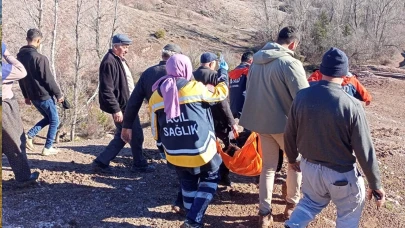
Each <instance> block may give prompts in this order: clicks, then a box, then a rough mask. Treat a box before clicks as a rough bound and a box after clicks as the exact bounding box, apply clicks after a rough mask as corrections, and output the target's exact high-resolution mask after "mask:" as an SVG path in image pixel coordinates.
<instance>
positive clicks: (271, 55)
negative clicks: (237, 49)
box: [253, 42, 295, 64]
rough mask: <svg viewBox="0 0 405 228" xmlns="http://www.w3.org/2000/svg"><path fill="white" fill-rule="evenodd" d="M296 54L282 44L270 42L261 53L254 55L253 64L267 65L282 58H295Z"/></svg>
mask: <svg viewBox="0 0 405 228" xmlns="http://www.w3.org/2000/svg"><path fill="white" fill-rule="evenodd" d="M294 55H295V54H294V52H293V51H291V50H290V49H287V48H285V47H283V46H281V45H280V44H277V43H274V42H269V43H267V44H266V45H265V46H264V47H263V48H262V49H261V50H260V51H258V52H257V53H256V54H254V55H253V63H255V64H266V63H269V62H272V61H273V60H276V59H278V58H281V57H285V56H291V57H294Z"/></svg>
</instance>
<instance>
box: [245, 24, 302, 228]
mask: <svg viewBox="0 0 405 228" xmlns="http://www.w3.org/2000/svg"><path fill="white" fill-rule="evenodd" d="M298 42H299V36H298V31H297V29H296V28H294V27H291V26H289V27H285V28H283V29H282V30H281V31H280V33H279V35H278V39H277V42H269V43H267V44H266V45H265V46H264V47H263V48H262V49H261V50H260V51H258V52H257V53H256V54H254V56H253V64H252V65H251V67H250V69H249V74H248V77H247V79H248V81H247V85H246V87H247V88H246V100H245V104H244V106H243V111H242V116H241V118H240V123H239V124H240V125H242V126H243V127H244V128H247V129H249V130H251V131H254V132H257V133H259V136H260V140H261V144H262V152H263V169H262V172H261V175H260V186H259V188H260V190H259V200H260V202H259V227H269V226H270V225H271V223H272V219H273V218H272V214H271V199H272V194H273V185H274V176H275V171H276V169H277V162H278V156H279V148H281V149H282V150H284V139H283V133H284V128H285V125H286V123H287V115H288V113H289V110H290V107H291V104H292V101H293V99H294V97H295V96H296V94H297V92H298V91H299V90H301V89H303V88H306V87H308V86H309V85H308V82H307V79H306V74H305V70H304V68H303V66H302V63H301V62H300V61H299V60H297V59H295V58H294V57H293V56H294V55H295V54H294V50H295V49H296V48H297V45H298ZM301 179H302V175H301V173H299V172H296V171H294V169H292V167H290V166H289V167H288V171H287V196H286V199H285V200H286V201H287V205H286V208H285V211H284V215H285V217H286V218H288V217H289V215H291V213H292V211H293V209H294V207H295V205H296V204H297V203H298V201H299V199H300V186H301Z"/></svg>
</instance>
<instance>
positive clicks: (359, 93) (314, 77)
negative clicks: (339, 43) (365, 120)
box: [308, 70, 372, 106]
mask: <svg viewBox="0 0 405 228" xmlns="http://www.w3.org/2000/svg"><path fill="white" fill-rule="evenodd" d="M320 80H322V74H321V72H319V70H315V71H314V72H313V73H312V74H311V76H310V77H309V78H308V82H309V84H310V85H312V84H314V83H315V82H318V81H320ZM342 87H343V89H344V90H345V91H346V92H347V93H348V94H350V95H352V96H353V97H355V98H357V99H358V100H360V101H364V102H365V103H366V106H367V105H369V104H370V103H371V99H372V97H371V94H370V93H369V92H368V91H367V89H366V88H365V87H364V86H363V85H362V84H361V83H360V81H359V80H357V75H353V74H352V73H350V72H349V73H348V75H347V76H345V77H344V78H343V82H342Z"/></svg>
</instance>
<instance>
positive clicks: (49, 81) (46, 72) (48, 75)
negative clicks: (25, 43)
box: [38, 56, 62, 99]
mask: <svg viewBox="0 0 405 228" xmlns="http://www.w3.org/2000/svg"><path fill="white" fill-rule="evenodd" d="M38 66H39V68H38V70H39V72H38V73H39V75H41V77H42V79H43V80H44V83H45V84H44V87H45V89H46V90H47V91H48V92H49V93H50V94H51V95H54V96H55V97H56V99H59V98H61V97H62V92H61V91H60V88H59V86H58V84H56V81H55V77H54V76H53V75H52V72H51V69H50V68H49V61H48V58H46V57H45V56H42V57H41V58H39V59H38Z"/></svg>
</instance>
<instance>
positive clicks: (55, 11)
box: [51, 0, 59, 78]
mask: <svg viewBox="0 0 405 228" xmlns="http://www.w3.org/2000/svg"><path fill="white" fill-rule="evenodd" d="M58 6H59V0H54V8H53V16H54V18H53V30H52V45H51V70H52V73H53V75H54V76H55V78H56V70H55V62H56V61H55V49H56V38H57V37H56V32H57V28H58V10H59V7H58Z"/></svg>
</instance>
